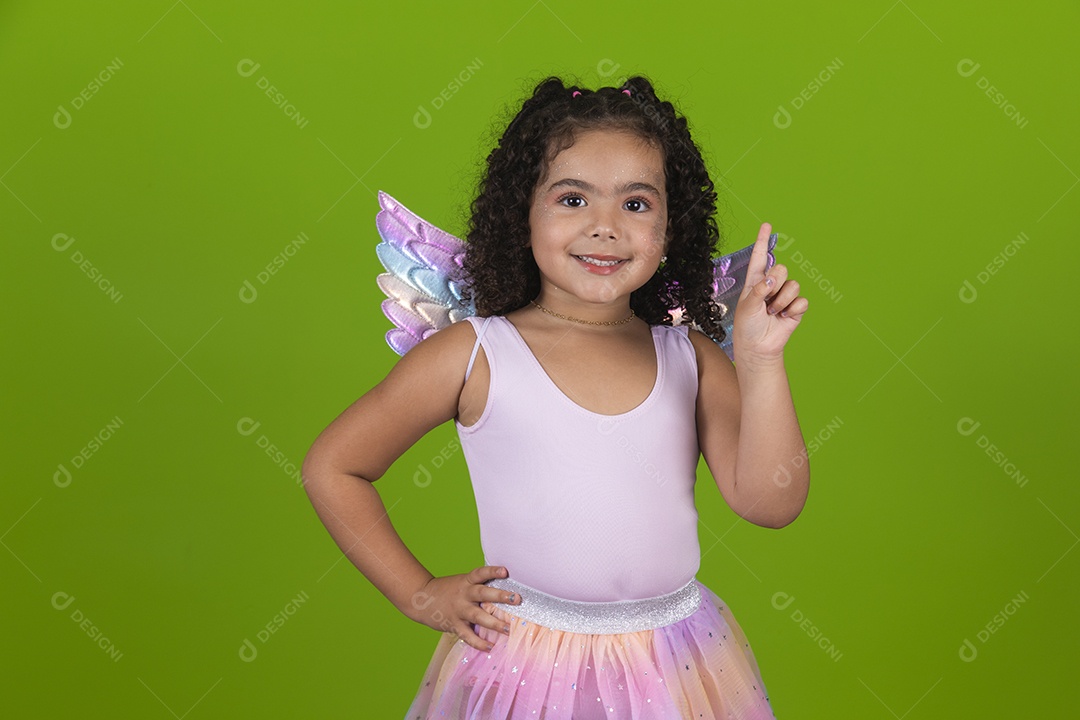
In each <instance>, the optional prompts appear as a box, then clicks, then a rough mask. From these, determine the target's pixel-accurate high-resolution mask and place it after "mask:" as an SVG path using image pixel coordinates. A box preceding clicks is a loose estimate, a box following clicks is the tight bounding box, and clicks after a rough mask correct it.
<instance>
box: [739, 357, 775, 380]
mask: <svg viewBox="0 0 1080 720" xmlns="http://www.w3.org/2000/svg"><path fill="white" fill-rule="evenodd" d="M735 372H736V374H737V375H739V376H740V377H749V376H751V375H768V374H772V373H776V372H781V373H782V372H784V356H783V354H780V355H759V354H756V353H751V352H746V353H740V352H738V351H736V352H735Z"/></svg>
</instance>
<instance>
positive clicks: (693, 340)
mask: <svg viewBox="0 0 1080 720" xmlns="http://www.w3.org/2000/svg"><path fill="white" fill-rule="evenodd" d="M683 327H686V331H687V337H688V338H689V340H690V344H691V345H693V346H694V357H695V358H696V359H697V365H698V376H699V377H700V376H702V375H705V374H707V373H709V372H710V371H712V370H720V371H721V372H723V371H724V370H726V369H731V370H734V367H735V366H734V365H732V363H731V359H730V358H729V357H728V356H727V353H725V352H724V351H723V350H721V349H720V346H719V345H718V344H717V343H716V341H715V340H713V339H712V338H711V337H709V336H708V335H706V334H705V333H703V332H701V331H700V330H696V329H694V328H691V327H687V326H683Z"/></svg>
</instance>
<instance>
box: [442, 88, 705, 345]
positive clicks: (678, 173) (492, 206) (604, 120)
mask: <svg viewBox="0 0 1080 720" xmlns="http://www.w3.org/2000/svg"><path fill="white" fill-rule="evenodd" d="M625 90H629V91H630V92H629V94H627V93H626V92H624V91H625ZM576 93H579V94H576ZM594 129H604V130H626V131H630V132H633V133H635V134H637V135H639V136H640V137H642V138H644V139H646V140H649V141H651V142H653V143H655V144H656V145H657V146H658V147H659V148H660V149H661V152H662V154H663V158H664V171H665V176H666V180H665V181H666V191H667V200H668V228H667V235H668V238H669V242H668V248H667V261H666V262H664V263H663V264H661V266H660V269H659V271H658V272H657V273H656V274H655V275H653V276H652V277H651V278H650V279H649V280H648V281H647V282H646V283H645V284H644V285H643V286H642V287H640V288H638V289H637V290H635V291H634V292H633V293H631V295H630V307H631V308H632V309H633V311H634V312H635V313H636V314H637V315H638V316H639V317H641V318H642V319H643V320H645V322H647V323H649V324H650V325H671V324H673V322H674V320H675V318H673V317H672V315H671V313H670V312H669V311H670V310H672V309H680V310H681V319H680V322H682V323H685V324H692V325H694V326H695V327H698V328H700V329H701V331H702V332H704V333H705V334H706V335H708V336H709V337H711V338H712V339H713V340H715V341H716V342H721V341H722V340H723V339H724V335H725V333H724V331H723V329H722V328H721V326H720V320H721V317H722V312H721V309H720V308H719V307H718V306H717V304H716V302H715V301H714V300H713V292H714V291H715V287H714V284H713V282H714V281H713V262H712V257H713V254H714V252H715V251H716V249H717V244H718V243H719V241H720V232H719V229H718V228H717V224H716V220H715V218H714V216H715V214H716V190H715V188H714V186H713V182H712V179H711V178H710V177H709V173H708V170H707V169H706V167H705V161H704V159H703V158H702V156H701V151H700V150H699V149H698V147H697V145H696V144H695V143H694V141H693V140H692V139H691V137H690V131H689V129H688V128H687V122H686V118H685V117H683V116H681V115H679V114H678V113H677V112H676V111H675V108H674V107H673V106H672V104H671V103H670V102H667V101H664V100H660V99H659V98H657V96H656V92H655V90H654V89H653V85H652V83H651V82H650V81H649V80H648V79H647V78H645V77H642V76H635V77H631V78H630V79H628V80H627V81H626V82H625V83H623V85H622V86H621V87H618V88H615V87H602V88H600V89H599V90H596V91H592V90H588V89H586V88H581V87H578V86H576V85H572V86H566V85H564V84H563V81H562V80H561V79H559V78H558V77H549V78H546V79H545V80H542V81H541V82H540V83H539V84H537V86H536V88H535V89H534V91H533V94H532V97H530V98H529V99H527V100H526V101H525V102H524V104H523V105H522V107H521V110H520V111H519V112H518V113H517V115H516V116H515V117H514V118H513V120H511V122H510V124H509V125H508V126H507V128H506V130H505V131H504V132H503V135H502V137H501V138H500V139H499V142H498V145H497V146H496V147H495V149H493V150H492V151H491V153H490V154H489V155H488V157H487V164H486V166H485V168H484V170H483V174H482V177H481V179H480V188H479V193H478V195H477V196H476V198H475V199H474V200H473V202H472V208H471V210H472V214H471V217H470V220H469V231H468V235H467V236H466V240H467V242H466V251H465V260H464V268H463V269H464V273H465V283H464V285H463V287H462V293H463V295H464V297H465V301H466V302H469V301H470V300H471V301H472V302H474V304H475V307H476V313H477V315H479V316H480V317H487V316H489V315H504V314H506V313H508V312H511V311H513V310H517V309H518V308H521V307H524V306H525V305H527V304H528V303H529V301H531V300H533V299H534V298H536V297H537V295H539V293H540V270H539V268H538V267H537V265H536V261H535V260H534V259H533V254H532V248H530V247H529V246H528V245H527V243H528V242H529V232H530V231H529V210H530V207H531V203H532V197H533V192H534V189H535V187H536V184H537V182H538V181H539V180H540V178H542V177H543V176H544V175H545V174H546V172H547V168H548V166H549V164H550V163H551V161H552V160H553V159H554V158H555V156H556V155H558V154H559V152H561V151H562V150H564V149H566V148H567V147H569V146H570V145H572V144H573V142H574V132H575V131H584V130H594Z"/></svg>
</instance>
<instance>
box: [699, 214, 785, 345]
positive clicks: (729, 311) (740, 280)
mask: <svg viewBox="0 0 1080 720" xmlns="http://www.w3.org/2000/svg"><path fill="white" fill-rule="evenodd" d="M775 247H776V233H773V234H772V235H770V236H769V246H768V250H769V251H768V254H767V256H766V258H765V269H766V271H768V269H769V268H771V267H772V266H773V265H775V264H776V257H775V256H774V255H773V248H775ZM753 250H754V246H753V245H747V246H746V247H744V248H743V249H742V250H736V251H735V252H733V253H731V254H730V255H723V256H721V257H718V258H715V259H714V260H713V298H714V299H715V300H716V304H717V305H719V306H720V311H721V312H722V313H724V317H723V319H722V320H721V321H720V326H721V327H722V328H724V340H723V341H722V342H721V343H720V348H721V349H722V350H723V351H724V352H725V353H727V356H728V357H729V358H731V359H732V360H734V359H735V351H734V347H733V345H732V332H731V330H732V328H733V327H734V325H735V307H736V306H737V305H738V304H739V295H741V294H742V290H743V286H744V285H746V268H747V266H748V265H749V264H750V254H751V253H752V252H753Z"/></svg>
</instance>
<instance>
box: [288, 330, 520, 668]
mask: <svg viewBox="0 0 1080 720" xmlns="http://www.w3.org/2000/svg"><path fill="white" fill-rule="evenodd" d="M475 338H476V336H475V334H474V333H473V331H472V329H471V326H469V323H467V322H462V323H456V324H455V325H451V326H450V327H448V328H445V329H443V330H440V331H439V332H437V333H435V334H434V335H432V336H431V337H429V338H428V339H427V340H424V341H423V342H421V343H419V344H418V345H417V346H416V347H414V348H413V349H412V350H410V351H409V352H408V353H406V355H405V356H404V357H403V358H402V359H401V360H400V361H398V363H397V364H396V365H395V366H394V368H393V369H392V370H391V371H390V373H389V374H388V375H387V376H386V378H385V379H384V380H383V381H382V382H380V383H379V384H378V385H376V386H375V387H374V388H372V389H371V390H370V391H368V392H367V393H366V394H365V395H364V396H363V397H361V398H360V399H359V400H357V401H356V402H355V403H353V404H352V405H351V406H350V407H349V408H348V409H346V410H345V411H344V412H343V413H342V414H341V415H340V416H339V417H338V418H337V419H335V420H334V421H333V422H332V423H331V424H330V425H329V426H328V427H327V428H326V429H325V430H323V432H322V433H321V434H320V435H319V436H318V438H316V440H315V442H314V443H313V444H312V446H311V449H310V450H309V451H308V453H307V455H306V456H305V458H304V463H303V468H302V470H301V477H302V478H303V483H304V489H305V490H306V491H307V494H308V497H309V498H310V500H311V503H312V505H313V506H314V507H315V511H316V513H318V516H319V519H320V520H322V522H323V524H324V525H326V529H327V530H328V531H329V532H330V535H331V536H332V537H333V539H334V541H335V542H336V543H337V545H338V547H339V548H341V551H342V552H343V553H345V555H346V556H347V557H348V558H349V560H350V561H352V563H353V565H355V566H356V567H357V569H359V570H360V572H361V573H363V575H364V576H365V577H366V578H367V579H368V580H370V581H371V583H372V584H373V585H374V586H375V587H376V588H378V590H379V591H380V592H381V593H382V594H383V595H385V596H386V597H387V599H388V600H390V602H391V603H393V605H394V607H396V608H397V609H398V610H400V611H401V612H402V613H404V614H405V615H406V616H407V617H409V618H411V619H413V620H416V621H417V622H422V623H423V624H425V625H429V626H430V627H434V628H436V629H439V630H443V631H452V632H456V633H458V635H460V636H461V637H462V638H463V639H466V640H467V641H469V642H470V644H473V645H475V646H477V647H487V645H488V644H487V643H486V642H485V641H484V640H482V639H481V638H479V637H478V636H476V635H475V633H473V631H472V628H471V627H470V626H469V625H470V623H477V624H482V625H485V626H487V627H490V628H492V629H495V630H497V631H500V632H501V631H502V630H503V625H502V623H499V622H498V621H496V620H495V619H494V617H493V616H492V615H491V614H489V613H487V612H485V611H484V610H483V609H482V608H481V606H480V604H479V603H480V602H481V601H488V602H507V601H508V600H507V597H506V595H507V594H506V593H504V592H503V591H500V590H497V589H496V588H489V587H487V586H485V585H483V583H484V582H485V581H487V580H490V579H492V578H494V577H499V576H500V572H499V571H500V570H501V569H499V568H479V569H477V570H474V571H473V572H471V573H469V574H467V575H455V576H449V577H447V578H435V577H434V576H433V575H432V574H431V573H430V572H429V571H428V570H427V569H426V568H425V567H424V566H423V565H422V564H421V563H420V561H419V560H417V559H416V557H415V556H414V555H413V554H412V552H410V551H409V549H408V548H407V547H406V546H405V543H404V542H402V540H401V537H400V536H399V535H398V533H397V531H396V530H395V529H394V527H393V525H391V523H390V518H389V516H388V515H387V511H386V507H385V506H384V504H383V502H382V499H381V497H380V496H379V493H378V491H377V490H376V489H375V488H374V486H373V483H374V482H375V481H376V480H378V479H379V478H380V477H382V476H383V474H384V473H385V472H386V471H387V469H388V468H389V467H390V466H391V465H392V464H393V463H394V461H395V460H397V458H399V457H400V456H401V455H402V453H404V452H405V450H407V449H408V448H409V447H410V446H412V445H413V444H414V443H415V442H416V441H417V440H419V439H420V438H421V437H423V436H424V435H425V434H426V433H427V432H428V431H429V430H431V429H432V428H435V427H437V426H438V425H441V424H442V423H444V422H446V421H447V420H450V419H452V418H453V417H455V416H456V415H457V409H458V399H459V397H460V394H461V389H462V387H463V384H464V374H465V366H466V365H467V363H468V359H469V355H470V353H471V351H472V345H473V342H474V340H475ZM502 576H505V573H503V574H502Z"/></svg>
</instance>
